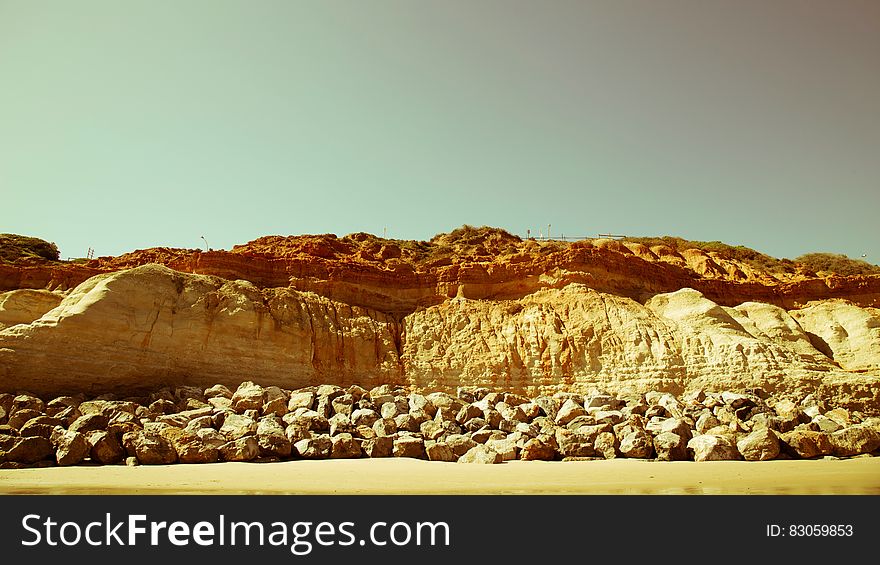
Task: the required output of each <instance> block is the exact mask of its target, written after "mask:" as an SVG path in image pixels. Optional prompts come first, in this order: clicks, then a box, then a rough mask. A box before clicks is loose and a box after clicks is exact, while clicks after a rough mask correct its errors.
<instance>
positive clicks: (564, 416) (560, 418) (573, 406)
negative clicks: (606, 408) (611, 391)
mask: <svg viewBox="0 0 880 565" xmlns="http://www.w3.org/2000/svg"><path fill="white" fill-rule="evenodd" d="M586 414H587V411H586V410H584V407H583V406H581V405H580V404H578V403H577V402H575V401H574V400H571V399H569V400H566V401H565V402H564V403H563V404H562V407H561V408H559V411H558V412H557V413H556V418H555V421H556V423H557V424H558V425H560V426H564V425H565V424H567V423H569V422H571V421H572V420H574V419H575V418H577V417H578V416H586Z"/></svg>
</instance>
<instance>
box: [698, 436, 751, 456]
mask: <svg viewBox="0 0 880 565" xmlns="http://www.w3.org/2000/svg"><path fill="white" fill-rule="evenodd" d="M687 448H688V449H689V450H691V451H693V454H694V457H693V458H694V461H735V460H738V459H741V457H740V454H739V452H738V451H737V450H736V445H734V443H733V441H732V440H731V439H730V438H729V437H727V436H722V435H710V434H701V435H696V436H694V437H692V438H691V439H690V441H688V443H687Z"/></svg>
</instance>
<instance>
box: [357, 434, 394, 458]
mask: <svg viewBox="0 0 880 565" xmlns="http://www.w3.org/2000/svg"><path fill="white" fill-rule="evenodd" d="M393 448H394V440H393V439H392V438H390V437H388V436H376V437H374V438H372V439H368V440H364V442H363V443H362V444H361V449H363V451H364V453H365V454H366V456H367V457H370V458H377V457H391V451H392V449H393Z"/></svg>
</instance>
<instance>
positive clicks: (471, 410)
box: [435, 404, 483, 424]
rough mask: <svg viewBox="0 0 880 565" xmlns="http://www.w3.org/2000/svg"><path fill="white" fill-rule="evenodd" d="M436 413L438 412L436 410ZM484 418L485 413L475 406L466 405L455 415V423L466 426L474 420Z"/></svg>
mask: <svg viewBox="0 0 880 565" xmlns="http://www.w3.org/2000/svg"><path fill="white" fill-rule="evenodd" d="M435 413H436V410H435ZM482 416H483V411H482V410H481V409H480V408H479V407H478V406H475V405H473V404H465V405H464V406H462V407H461V410H459V411H458V413H457V414H456V415H455V421H456V422H458V423H459V424H465V423H467V422H469V421H470V420H473V419H474V418H480V417H482Z"/></svg>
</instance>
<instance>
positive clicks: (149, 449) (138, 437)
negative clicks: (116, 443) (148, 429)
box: [122, 432, 177, 465]
mask: <svg viewBox="0 0 880 565" xmlns="http://www.w3.org/2000/svg"><path fill="white" fill-rule="evenodd" d="M122 445H123V446H124V447H125V450H126V451H127V452H128V455H129V456H133V457H137V460H138V463H140V464H142V465H169V464H171V463H175V462H176V461H177V452H176V451H175V450H174V446H172V445H171V442H170V441H168V440H167V439H165V438H164V437H162V436H161V435H158V434H151V433H145V432H128V433H126V434H125V435H123V436H122Z"/></svg>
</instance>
